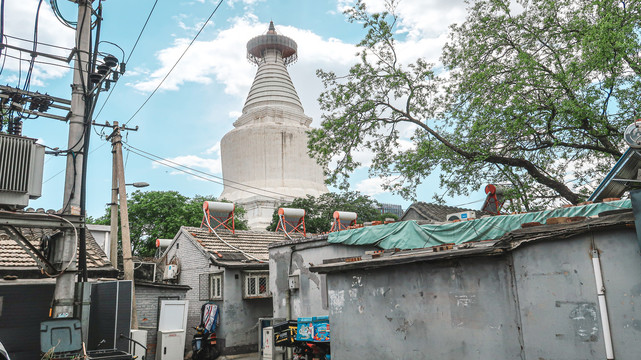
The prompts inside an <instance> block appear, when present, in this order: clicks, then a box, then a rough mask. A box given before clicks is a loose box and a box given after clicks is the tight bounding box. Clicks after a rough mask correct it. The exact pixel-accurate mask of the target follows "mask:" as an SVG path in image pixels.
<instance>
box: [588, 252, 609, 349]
mask: <svg viewBox="0 0 641 360" xmlns="http://www.w3.org/2000/svg"><path fill="white" fill-rule="evenodd" d="M592 266H593V267H594V278H595V280H596V293H597V298H598V299H599V312H600V313H601V326H602V327H603V342H604V343H605V357H606V359H608V360H611V359H614V350H613V347H612V333H611V332H610V319H609V317H608V307H607V304H606V301H605V286H604V285H603V275H602V273H601V260H600V259H599V251H598V250H597V249H593V250H592Z"/></svg>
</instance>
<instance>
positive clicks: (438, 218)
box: [399, 201, 481, 222]
mask: <svg viewBox="0 0 641 360" xmlns="http://www.w3.org/2000/svg"><path fill="white" fill-rule="evenodd" d="M412 210H414V211H415V212H416V213H417V214H418V215H419V217H420V218H419V219H415V218H407V216H408V215H409V214H410V213H411V212H412ZM463 211H476V213H477V216H480V215H479V214H480V213H481V212H480V211H478V210H470V209H464V208H459V207H454V206H447V205H438V204H431V203H426V202H422V201H418V202H415V203H413V204H412V205H410V207H409V208H407V210H405V213H404V214H403V216H402V217H401V218H400V219H399V220H428V221H433V222H444V221H445V220H446V219H445V217H446V216H447V215H448V214H452V213H457V212H463Z"/></svg>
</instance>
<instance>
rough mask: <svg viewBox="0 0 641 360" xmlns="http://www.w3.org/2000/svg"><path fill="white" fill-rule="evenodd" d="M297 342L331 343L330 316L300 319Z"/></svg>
mask: <svg viewBox="0 0 641 360" xmlns="http://www.w3.org/2000/svg"><path fill="white" fill-rule="evenodd" d="M296 330H297V333H296V340H297V341H310V342H311V341H313V342H329V339H330V337H329V316H315V317H301V318H298V326H297V329H296Z"/></svg>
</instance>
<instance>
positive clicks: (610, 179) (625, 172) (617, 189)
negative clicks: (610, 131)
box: [588, 148, 641, 202]
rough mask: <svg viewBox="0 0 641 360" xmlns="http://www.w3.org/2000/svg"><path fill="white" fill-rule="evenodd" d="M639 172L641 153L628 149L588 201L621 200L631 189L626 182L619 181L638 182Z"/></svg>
mask: <svg viewBox="0 0 641 360" xmlns="http://www.w3.org/2000/svg"><path fill="white" fill-rule="evenodd" d="M639 170H641V153H640V152H639V150H637V149H632V148H628V150H627V151H626V152H625V153H624V154H623V156H621V158H620V159H619V161H617V163H616V164H615V165H614V167H613V168H612V170H610V172H609V173H608V174H607V175H606V176H605V178H604V179H603V181H601V183H600V184H599V186H598V187H597V188H596V190H594V193H592V195H590V198H588V200H589V201H594V202H597V201H601V200H603V199H606V198H620V197H621V196H622V195H623V194H624V193H625V191H626V190H629V187H628V186H627V185H626V183H625V181H617V180H637V174H638V172H639ZM615 179H617V180H615Z"/></svg>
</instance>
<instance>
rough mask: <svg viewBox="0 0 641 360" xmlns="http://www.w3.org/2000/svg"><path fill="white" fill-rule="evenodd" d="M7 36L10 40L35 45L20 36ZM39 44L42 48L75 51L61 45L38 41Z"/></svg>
mask: <svg viewBox="0 0 641 360" xmlns="http://www.w3.org/2000/svg"><path fill="white" fill-rule="evenodd" d="M5 36H6V37H8V38H11V39H16V40H20V41H25V42H29V43H33V42H34V41H33V40H29V39H25V38H21V37H18V36H12V35H7V34H5ZM37 43H38V45H42V46H48V47H53V48H58V49H63V50H73V49H72V48H70V47H64V46H60V45H53V44H49V43H46V42H42V41H37Z"/></svg>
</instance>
